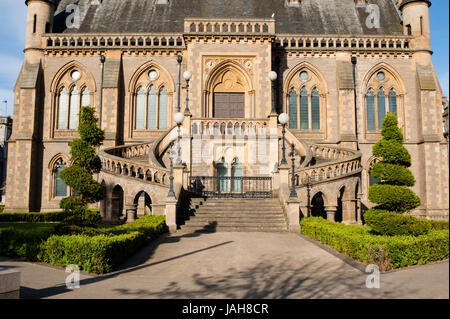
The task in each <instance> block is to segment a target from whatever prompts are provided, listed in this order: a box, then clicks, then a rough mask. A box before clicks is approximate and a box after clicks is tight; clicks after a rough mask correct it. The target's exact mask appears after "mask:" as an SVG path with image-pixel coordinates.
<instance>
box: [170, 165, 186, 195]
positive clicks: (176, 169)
mask: <svg viewBox="0 0 450 319" xmlns="http://www.w3.org/2000/svg"><path fill="white" fill-rule="evenodd" d="M183 174H184V166H183V165H178V164H174V165H173V188H174V190H175V189H177V187H176V185H181V186H182V185H183ZM177 196H178V194H177Z"/></svg>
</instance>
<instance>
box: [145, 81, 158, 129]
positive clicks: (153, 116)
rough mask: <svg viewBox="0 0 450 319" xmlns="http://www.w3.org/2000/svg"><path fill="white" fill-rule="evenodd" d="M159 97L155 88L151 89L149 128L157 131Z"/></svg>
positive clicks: (149, 94)
mask: <svg viewBox="0 0 450 319" xmlns="http://www.w3.org/2000/svg"><path fill="white" fill-rule="evenodd" d="M157 103H158V100H157V96H156V91H155V88H154V86H153V85H152V86H151V87H150V91H149V93H148V116H147V127H148V128H149V129H150V130H154V129H156V109H157V105H156V104H157Z"/></svg>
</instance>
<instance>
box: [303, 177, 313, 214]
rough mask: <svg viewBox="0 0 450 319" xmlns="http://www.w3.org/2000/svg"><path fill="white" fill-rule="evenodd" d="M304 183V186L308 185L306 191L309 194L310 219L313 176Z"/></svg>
mask: <svg viewBox="0 0 450 319" xmlns="http://www.w3.org/2000/svg"><path fill="white" fill-rule="evenodd" d="M302 182H303V184H306V191H307V194H308V217H311V189H312V183H311V176H309V175H308V177H307V178H305V179H304V180H303V181H302Z"/></svg>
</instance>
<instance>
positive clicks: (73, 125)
mask: <svg viewBox="0 0 450 319" xmlns="http://www.w3.org/2000/svg"><path fill="white" fill-rule="evenodd" d="M69 110H70V111H69V130H76V129H78V122H79V114H80V95H79V94H78V89H77V87H76V86H74V87H73V89H72V91H70V104H69Z"/></svg>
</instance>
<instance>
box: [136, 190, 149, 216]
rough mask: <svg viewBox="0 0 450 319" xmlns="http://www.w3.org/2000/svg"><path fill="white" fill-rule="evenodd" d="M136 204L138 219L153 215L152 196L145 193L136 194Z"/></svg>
mask: <svg viewBox="0 0 450 319" xmlns="http://www.w3.org/2000/svg"><path fill="white" fill-rule="evenodd" d="M134 204H135V205H136V212H137V217H138V218H140V217H143V216H145V215H151V214H152V200H151V198H150V195H148V194H147V193H146V192H145V191H140V192H139V193H137V194H136V196H135V197H134Z"/></svg>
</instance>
